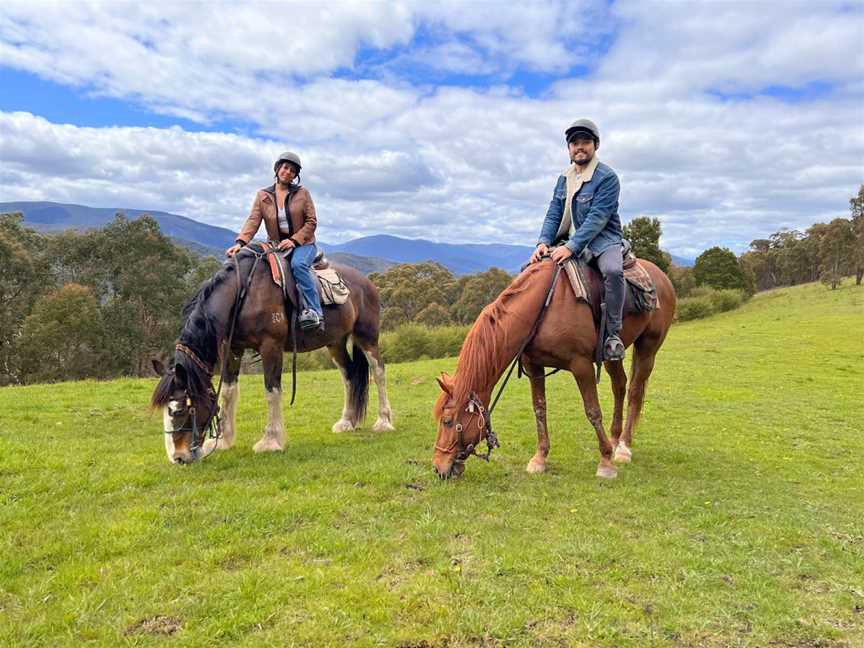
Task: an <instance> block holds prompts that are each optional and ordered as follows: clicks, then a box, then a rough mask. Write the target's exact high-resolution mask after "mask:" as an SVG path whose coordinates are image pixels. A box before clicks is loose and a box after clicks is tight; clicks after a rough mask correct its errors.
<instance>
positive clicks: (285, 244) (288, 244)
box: [276, 238, 296, 252]
mask: <svg viewBox="0 0 864 648" xmlns="http://www.w3.org/2000/svg"><path fill="white" fill-rule="evenodd" d="M295 245H296V244H295V243H294V241H293V240H292V239H290V238H287V239H284V240H282V241H280V242H279V245H278V246H276V249H278V250H282V251H283V252H284V251H285V250H290V249H291V248H293V247H295Z"/></svg>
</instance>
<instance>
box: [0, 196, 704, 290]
mask: <svg viewBox="0 0 864 648" xmlns="http://www.w3.org/2000/svg"><path fill="white" fill-rule="evenodd" d="M9 212H21V213H22V214H23V215H24V224H25V225H28V226H29V227H32V228H34V229H37V230H39V231H46V232H50V231H54V232H56V231H62V230H66V229H73V230H79V231H80V230H86V229H94V228H99V227H104V226H105V225H107V224H108V223H109V222H111V220H113V218H114V216H115V215H116V214H117V213H122V214H125V215H126V217H127V218H132V219H134V218H137V217H139V216H141V215H143V214H149V215H150V216H152V217H153V218H154V219H156V221H157V222H158V223H159V227H160V228H161V229H162V232H163V233H164V234H165V235H166V236H168V237H170V238H171V239H173V240H174V241H176V242H177V243H179V244H181V245H184V246H186V247H189V248H191V249H193V250H195V251H196V252H199V253H205V254H214V255H216V256H221V255H222V254H223V253H224V251H225V249H226V248H228V247H229V246H231V244H232V243H233V242H234V237H235V236H236V232H234V231H233V230H229V229H226V228H224V227H216V226H214V225H207V224H205V223H201V222H198V221H195V220H192V219H191V218H187V217H185V216H179V215H177V214H171V213H168V212H161V211H153V210H143V209H122V208H108V207H86V206H84V205H70V204H63V203H54V202H44V201H40V202H24V201H20V202H0V213H9ZM318 246H319V247H321V248H322V249H324V250H325V252H326V253H327V256H328V257H329V258H331V259H332V260H334V261H337V262H340V263H343V264H345V265H349V266H352V267H355V268H357V269H358V270H360V271H362V272H365V273H367V274H368V273H369V272H378V271H382V270H386V269H387V268H388V267H390V266H392V265H395V264H398V263H420V262H423V261H437V262H438V263H440V264H441V265H443V266H444V267H446V268H447V269H448V270H450V271H451V272H453V273H454V274H457V275H464V274H473V273H477V272H483V271H485V270H488V269H489V268H491V267H498V268H501V269H503V270H506V271H507V272H509V273H511V274H515V273H516V272H518V271H519V268H520V266H521V265H522V264H523V263H525V261H526V260H527V259H528V257H529V256H530V255H531V252H532V250H533V247H532V246H529V245H504V244H499V243H491V244H478V243H463V244H452V243H435V242H433V241H426V240H423V239H405V238H400V237H398V236H389V235H386V234H380V235H375V236H364V237H362V238H357V239H353V240H351V241H348V242H346V243H336V244H334V243H326V242H323V241H320V240H319V241H318ZM672 260H673V262H674V263H676V264H677V265H683V266H690V265H693V261H692V260H689V259H684V258H681V257H677V256H674V255H673V256H672Z"/></svg>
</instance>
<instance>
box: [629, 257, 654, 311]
mask: <svg viewBox="0 0 864 648" xmlns="http://www.w3.org/2000/svg"><path fill="white" fill-rule="evenodd" d="M624 279H626V280H627V283H628V284H629V288H630V294H631V295H632V296H633V305H634V306H635V308H636V310H637V311H652V310H654V309H655V308H657V307H658V306H659V305H660V303H659V300H658V298H657V287H656V286H655V285H654V280H653V279H652V278H651V275H649V274H648V271H647V270H646V269H645V268H643V267H642V264H641V263H633V264H632V265H631V266H630V267H629V268H628V267H625V268H624Z"/></svg>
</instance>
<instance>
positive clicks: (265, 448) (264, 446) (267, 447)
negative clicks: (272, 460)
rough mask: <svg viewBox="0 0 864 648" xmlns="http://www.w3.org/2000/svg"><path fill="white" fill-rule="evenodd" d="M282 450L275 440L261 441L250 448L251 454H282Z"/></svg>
mask: <svg viewBox="0 0 864 648" xmlns="http://www.w3.org/2000/svg"><path fill="white" fill-rule="evenodd" d="M282 450H283V448H282V446H281V445H279V442H278V441H276V439H261V440H260V441H259V442H258V443H256V444H255V445H254V446H252V451H253V452H256V453H257V452H282Z"/></svg>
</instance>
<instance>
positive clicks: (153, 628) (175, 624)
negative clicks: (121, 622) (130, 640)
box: [123, 614, 183, 636]
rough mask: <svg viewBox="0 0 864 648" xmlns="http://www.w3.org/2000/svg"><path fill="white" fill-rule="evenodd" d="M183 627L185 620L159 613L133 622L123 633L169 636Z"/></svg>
mask: <svg viewBox="0 0 864 648" xmlns="http://www.w3.org/2000/svg"><path fill="white" fill-rule="evenodd" d="M182 627H183V622H182V621H181V620H180V619H179V618H178V617H174V616H165V615H164V614H157V615H156V616H153V617H148V618H146V619H141V620H140V621H138V622H137V623H133V624H132V625H130V626H129V627H128V628H126V632H124V633H123V634H125V635H126V636H129V635H134V634H148V635H166V636H167V635H173V634H174V633H176V632H177V631H178V630H179V629H180V628H182Z"/></svg>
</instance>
